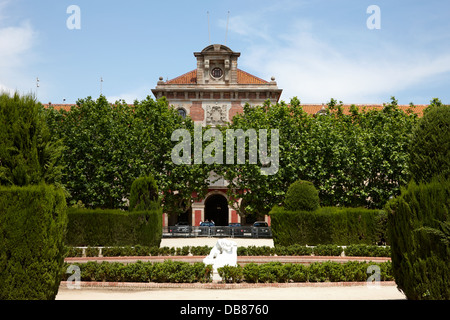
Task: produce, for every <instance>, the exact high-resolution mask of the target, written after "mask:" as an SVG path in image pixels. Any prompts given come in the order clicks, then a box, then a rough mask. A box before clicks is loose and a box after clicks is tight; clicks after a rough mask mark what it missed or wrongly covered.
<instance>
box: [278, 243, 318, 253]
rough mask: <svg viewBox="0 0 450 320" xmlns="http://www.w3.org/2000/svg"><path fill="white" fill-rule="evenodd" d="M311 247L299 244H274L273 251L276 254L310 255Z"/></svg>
mask: <svg viewBox="0 0 450 320" xmlns="http://www.w3.org/2000/svg"><path fill="white" fill-rule="evenodd" d="M312 252H313V248H311V247H307V246H302V245H299V244H294V245H290V246H287V247H284V246H275V248H274V253H275V254H276V255H278V256H310V255H311V254H312Z"/></svg>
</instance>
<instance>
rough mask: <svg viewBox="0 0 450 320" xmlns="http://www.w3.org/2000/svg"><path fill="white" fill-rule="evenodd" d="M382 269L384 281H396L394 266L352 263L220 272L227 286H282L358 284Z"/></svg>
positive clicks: (249, 267) (252, 265)
mask: <svg viewBox="0 0 450 320" xmlns="http://www.w3.org/2000/svg"><path fill="white" fill-rule="evenodd" d="M373 265H377V266H379V267H380V280H381V281H392V280H393V276H392V266H391V263H390V262H382V263H373V262H358V261H350V262H346V263H338V262H331V261H326V262H314V263H311V264H310V265H303V264H296V263H286V264H282V263H280V262H269V263H264V264H256V263H249V264H246V265H245V266H244V267H242V266H240V265H238V266H237V267H232V266H225V267H222V268H219V269H217V272H218V273H219V275H220V276H221V277H222V279H223V281H224V282H232V283H237V282H242V281H245V282H249V283H279V282H342V281H346V282H357V281H367V279H368V278H369V276H370V275H371V273H368V272H367V271H368V268H369V266H373Z"/></svg>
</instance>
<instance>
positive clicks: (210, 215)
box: [205, 194, 228, 226]
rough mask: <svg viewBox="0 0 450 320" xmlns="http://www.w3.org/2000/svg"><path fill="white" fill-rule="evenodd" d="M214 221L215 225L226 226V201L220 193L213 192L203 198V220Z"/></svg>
mask: <svg viewBox="0 0 450 320" xmlns="http://www.w3.org/2000/svg"><path fill="white" fill-rule="evenodd" d="M206 220H208V221H214V223H215V224H216V226H228V201H227V198H225V196H223V195H221V194H213V195H211V196H209V197H208V198H207V199H206V200H205V221H206Z"/></svg>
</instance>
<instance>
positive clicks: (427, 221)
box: [386, 180, 450, 300]
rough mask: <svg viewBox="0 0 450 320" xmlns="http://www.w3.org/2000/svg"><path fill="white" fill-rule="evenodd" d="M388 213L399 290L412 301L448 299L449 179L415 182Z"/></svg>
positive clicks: (391, 204)
mask: <svg viewBox="0 0 450 320" xmlns="http://www.w3.org/2000/svg"><path fill="white" fill-rule="evenodd" d="M386 210H387V212H388V213H389V219H388V223H389V224H388V231H389V238H390V239H391V249H392V265H393V268H394V276H395V280H396V283H397V285H398V287H399V289H401V290H402V291H403V292H404V294H405V295H406V297H407V298H408V299H411V300H428V299H430V300H431V299H432V300H435V299H437V300H449V299H450V245H449V244H450V234H449V231H450V223H449V210H450V180H445V181H438V180H433V181H432V182H431V183H429V184H419V185H418V184H416V183H415V182H414V181H412V182H411V183H410V184H409V185H408V187H407V188H404V189H403V190H402V194H401V196H399V197H397V198H395V199H392V200H391V201H389V202H388V203H387V205H386Z"/></svg>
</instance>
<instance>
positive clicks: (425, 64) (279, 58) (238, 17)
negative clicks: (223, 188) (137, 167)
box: [0, 0, 450, 104]
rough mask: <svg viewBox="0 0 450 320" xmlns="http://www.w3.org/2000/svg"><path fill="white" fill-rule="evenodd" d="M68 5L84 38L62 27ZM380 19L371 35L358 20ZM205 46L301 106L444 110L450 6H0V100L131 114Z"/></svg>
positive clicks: (75, 0) (1, 2)
mask: <svg viewBox="0 0 450 320" xmlns="http://www.w3.org/2000/svg"><path fill="white" fill-rule="evenodd" d="M70 5H77V6H78V7H79V8H80V19H81V20H80V21H81V24H80V26H81V29H79V30H76V29H75V30H70V29H68V28H67V24H66V22H67V19H68V18H69V17H70V16H71V14H68V13H67V8H68V7H69V6H70ZM370 5H377V6H378V7H379V8H380V18H381V20H380V27H381V28H380V29H374V30H371V29H369V28H368V27H367V24H366V21H367V20H368V19H369V17H371V14H370V13H367V12H366V11H367V8H368V7H369V6H370ZM207 11H209V13H210V26H211V27H210V29H211V42H212V43H224V42H225V35H226V25H227V12H228V11H230V19H229V30H228V38H227V45H228V46H229V47H230V48H231V49H232V50H234V51H238V52H241V58H240V59H239V68H240V69H243V70H245V71H247V72H250V73H252V74H254V75H256V76H259V77H261V78H264V79H266V80H269V79H270V77H271V76H275V77H276V80H277V82H278V85H279V87H280V88H282V89H284V92H283V95H282V99H283V100H285V101H289V100H290V99H291V98H292V97H294V96H297V97H299V99H300V100H301V101H302V103H326V102H328V101H330V99H331V98H334V99H337V100H338V101H339V100H342V101H343V102H344V103H362V104H364V103H383V102H388V101H389V100H390V97H391V96H395V97H396V98H397V99H398V100H399V103H401V104H408V103H410V102H413V103H415V104H427V103H429V101H430V100H431V99H432V98H434V97H438V98H440V99H441V100H442V101H443V102H444V103H447V104H450V19H449V16H450V2H449V1H432V0H431V1H430V0H429V1H381V0H370V1H365V0H343V1H320V0H316V1H312V0H310V1H307V0H305V1H298V0H296V1H294V0H278V1H273V0H270V1H267V0H258V1H256V0H240V1H235V0H222V1H216V0H209V1H206V0H192V1H175V0H168V1H143V0H128V1H111V0H109V1H106V0H94V1H92V0H91V1H85V0H70V1H66V0H39V1H35V0H34V1H32V0H0V89H1V90H9V91H11V90H12V91H14V90H18V91H19V92H21V93H28V92H36V77H39V79H40V87H39V89H38V91H37V96H38V99H39V100H40V101H42V102H44V103H47V102H50V101H51V102H52V103H62V102H63V99H66V103H75V102H76V100H77V99H79V98H85V97H87V96H92V97H94V98H96V97H98V96H99V94H100V78H101V77H102V78H103V79H104V82H103V94H104V95H105V96H107V97H108V99H109V100H110V101H114V100H115V99H118V98H123V99H125V100H126V101H127V102H129V103H132V102H133V100H134V99H144V98H145V97H146V96H147V95H151V91H150V90H151V89H152V88H154V87H155V86H156V82H157V81H158V78H159V77H160V76H162V77H164V79H166V78H169V79H171V78H174V77H176V76H178V75H181V74H183V73H185V72H188V71H191V70H193V69H195V67H196V60H195V58H194V56H193V52H195V51H201V50H202V49H203V48H204V47H206V46H207V45H209V44H210V43H209V37H208V23H207Z"/></svg>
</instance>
